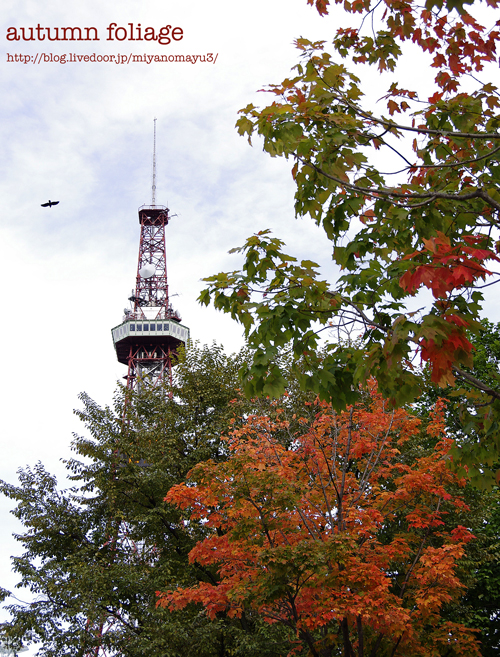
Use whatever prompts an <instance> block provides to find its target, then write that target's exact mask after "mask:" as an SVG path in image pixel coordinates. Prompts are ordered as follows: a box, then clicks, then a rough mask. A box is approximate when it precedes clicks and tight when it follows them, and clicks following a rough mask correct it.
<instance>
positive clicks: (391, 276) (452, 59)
mask: <svg viewBox="0 0 500 657" xmlns="http://www.w3.org/2000/svg"><path fill="white" fill-rule="evenodd" d="M309 4H316V7H317V9H318V10H319V11H320V13H326V12H327V11H328V5H329V2H328V1H327V0H317V1H316V2H315V3H313V2H312V0H309ZM488 4H489V5H490V6H491V7H496V6H497V2H496V0H490V1H489V2H488ZM463 5H464V3H462V2H447V3H446V8H443V3H442V2H441V1H439V2H433V1H432V0H431V1H430V2H428V3H427V5H426V6H425V7H422V6H420V5H419V4H418V3H417V2H415V1H413V0H402V1H401V2H397V3H395V2H392V1H391V0H381V1H380V2H374V1H372V0H355V1H354V2H350V1H345V2H344V3H343V7H344V9H345V11H346V12H348V13H351V14H353V16H354V17H356V16H359V19H358V20H357V21H355V22H356V24H355V25H353V26H352V27H343V28H339V29H337V31H336V33H335V34H334V35H332V36H333V42H332V44H331V46H327V45H326V43H325V42H324V41H321V42H315V43H312V42H310V41H307V40H306V39H298V40H297V47H298V49H299V51H300V55H301V59H300V63H299V64H298V65H297V66H296V67H295V70H294V72H293V75H292V76H291V77H290V78H287V79H285V80H284V81H283V82H282V83H281V84H276V85H272V86H270V87H269V91H270V93H272V94H273V95H274V97H275V99H274V101H273V102H272V103H271V104H269V105H268V106H267V107H264V108H263V109H259V108H257V107H255V106H254V105H248V106H247V107H246V108H245V109H244V110H242V111H241V114H242V116H241V118H240V119H239V120H238V122H237V126H238V130H239V132H240V134H242V135H248V137H249V139H250V140H251V139H252V138H253V137H254V136H255V135H259V136H261V137H262V138H263V143H264V150H265V151H266V152H267V153H269V154H270V155H271V156H273V157H285V158H288V159H290V160H291V161H292V175H293V178H294V181H295V184H296V194H295V210H296V214H297V215H299V216H306V215H309V216H310V217H311V218H312V219H313V220H314V221H315V222H316V223H317V224H318V225H320V226H321V227H322V228H323V229H324V231H325V234H326V236H327V238H328V239H329V240H331V242H332V245H333V259H334V261H335V263H337V265H338V266H339V267H340V270H341V271H340V275H339V278H338V280H336V281H327V280H322V279H321V276H320V273H319V268H318V265H317V264H316V263H314V262H312V261H310V260H302V261H300V262H299V261H297V260H296V259H295V258H294V257H293V256H291V255H287V254H286V253H284V251H283V242H281V241H280V240H279V239H277V238H275V237H271V236H270V235H269V232H268V231H265V230H263V231H261V232H260V233H258V234H257V235H254V236H253V237H250V238H249V239H248V240H247V241H246V243H245V245H244V246H243V247H242V248H241V249H235V250H236V251H240V252H243V253H244V257H245V260H244V264H243V267H242V269H241V270H239V271H233V272H230V273H221V274H218V275H216V276H212V277H210V278H208V279H206V280H207V281H208V284H209V285H208V288H207V289H206V290H205V291H203V292H202V294H201V297H200V300H201V302H202V303H209V302H210V301H212V302H213V303H214V305H215V306H216V307H217V308H219V309H221V310H223V311H225V312H228V313H230V314H231V315H232V316H233V317H234V318H236V319H238V320H239V321H240V322H242V323H243V325H244V327H245V330H246V333H247V336H248V340H249V345H250V347H251V348H253V349H254V351H255V356H254V361H253V364H252V365H250V366H249V367H245V368H244V372H243V374H244V377H245V380H246V387H247V390H248V392H249V393H250V394H274V395H279V394H280V393H281V391H282V390H283V388H284V385H285V377H284V373H283V371H282V370H281V369H280V367H279V365H277V364H276V363H275V362H274V358H275V355H276V353H277V351H278V350H279V349H280V348H282V347H283V345H285V344H287V343H289V344H291V349H292V352H293V354H294V357H295V358H297V359H302V358H304V357H306V359H307V362H308V365H309V372H307V371H306V372H304V374H303V375H302V384H303V385H304V387H305V388H307V389H310V390H314V391H315V392H317V393H318V394H320V396H321V397H322V398H324V399H328V400H331V401H332V403H333V404H334V405H335V406H336V407H337V408H339V409H340V408H343V407H345V405H346V404H350V403H353V401H354V400H355V398H356V396H357V394H358V393H357V391H358V385H359V384H361V385H362V386H363V385H365V384H366V382H367V381H368V379H369V378H370V377H371V376H374V377H375V378H376V380H377V382H378V385H379V390H380V391H381V392H382V393H383V394H384V395H385V396H386V397H387V398H388V399H390V400H391V401H392V403H393V404H395V405H401V404H405V403H409V402H413V401H414V400H415V399H416V398H417V397H418V396H419V395H420V394H421V392H422V389H423V386H424V385H425V381H424V379H423V377H422V375H421V371H420V369H419V367H418V364H419V360H421V361H422V362H423V363H426V364H427V365H428V367H429V371H430V376H431V379H432V382H433V383H435V384H437V385H439V386H441V387H446V386H454V385H456V384H461V383H462V382H463V381H467V383H468V384H469V385H470V386H472V387H473V388H474V390H475V391H476V392H477V398H476V406H475V408H476V416H477V417H476V420H475V426H476V430H477V431H478V435H480V436H481V444H482V446H483V447H478V448H477V449H474V450H471V451H464V452H463V453H462V462H463V464H464V465H467V466H468V469H469V474H470V475H475V476H476V477H481V478H482V479H483V480H484V479H485V478H486V477H487V471H488V469H490V468H491V465H492V462H494V461H495V460H496V459H497V458H498V454H499V452H500V437H499V436H500V434H499V432H498V419H499V417H500V387H499V385H498V384H499V379H498V376H497V375H495V376H494V377H492V378H490V379H488V380H482V379H481V378H479V377H478V376H477V372H476V368H475V365H474V353H473V346H472V342H471V340H470V336H471V334H474V333H477V332H478V331H479V330H480V327H481V321H480V313H481V311H482V306H483V295H482V291H481V288H482V287H484V286H485V285H490V284H493V283H495V282H496V281H497V280H498V279H497V275H496V274H495V272H494V269H495V266H496V265H497V263H498V261H499V258H498V255H497V251H498V245H499V241H498V239H499V234H498V228H499V210H500V192H499V191H498V186H499V183H500V166H499V164H498V159H499V153H500V133H499V127H500V115H499V113H498V107H499V106H500V99H499V95H498V90H497V88H496V86H495V85H494V84H492V83H491V82H489V81H488V80H487V79H486V81H481V80H480V78H483V77H485V76H486V75H487V72H488V68H487V67H488V65H489V64H491V63H494V62H495V61H496V57H497V55H496V48H497V44H498V40H499V38H500V33H499V30H498V29H497V26H498V23H497V24H496V25H495V26H486V27H483V26H482V25H481V24H480V22H479V21H478V20H477V19H475V18H474V17H473V16H472V14H471V13H469V11H472V10H473V9H474V7H472V8H468V9H467V11H465V8H464V6H463ZM475 5H477V3H475ZM409 42H411V43H413V44H414V45H416V46H417V47H419V48H420V49H421V50H422V51H423V53H427V54H428V55H429V56H430V58H431V61H430V66H428V69H427V70H428V72H429V76H428V78H429V79H428V80H427V82H428V84H429V86H430V87H431V92H430V93H428V94H426V95H425V96H423V95H422V94H421V93H419V91H418V90H416V89H411V88H409V89H407V88H403V87H402V86H401V85H400V81H399V80H398V79H397V71H396V66H397V64H398V62H400V61H401V60H404V58H405V45H406V43H409ZM409 56H410V57H411V58H412V61H414V54H413V53H412V54H411V55H409ZM423 61H424V62H425V59H424V60H423ZM362 66H365V67H366V66H371V67H376V69H377V71H378V72H380V73H382V72H384V73H385V74H386V76H387V77H388V78H389V80H388V88H387V91H386V93H385V94H384V95H383V100H385V103H386V108H387V109H386V112H385V113H383V111H382V112H380V111H374V110H373V109H372V106H371V105H370V103H369V102H367V101H365V100H364V94H363V89H362V85H361V84H360V79H359V77H358V76H357V75H356V74H355V71H356V69H357V68H359V67H362ZM421 68H422V69H423V70H426V69H425V63H424V64H423V66H422V67H421ZM421 72H422V71H421ZM374 73H375V71H374ZM465 82H466V83H467V88H466V86H465ZM381 93H382V92H381ZM377 107H379V106H378V105H377ZM381 161H382V162H384V164H383V165H382V166H381V165H380V164H379V163H380V162H381ZM422 291H423V292H425V294H424V295H423V296H422V295H421V296H419V297H418V299H415V301H414V302H413V307H419V306H420V309H419V310H412V311H411V312H410V311H409V310H408V307H409V306H408V304H409V301H410V300H411V297H416V295H418V294H419V293H420V292H422ZM417 303H418V305H417ZM318 327H319V329H318ZM328 327H332V328H333V329H335V330H336V331H339V330H341V329H354V330H355V331H357V333H358V335H359V336H360V340H359V341H357V342H356V343H353V344H352V345H350V346H346V345H345V344H339V343H338V341H335V342H334V341H331V342H330V344H329V345H328V350H327V353H326V355H325V354H321V355H320V354H319V353H318V345H319V333H320V330H322V329H325V328H328ZM490 481H491V475H490Z"/></svg>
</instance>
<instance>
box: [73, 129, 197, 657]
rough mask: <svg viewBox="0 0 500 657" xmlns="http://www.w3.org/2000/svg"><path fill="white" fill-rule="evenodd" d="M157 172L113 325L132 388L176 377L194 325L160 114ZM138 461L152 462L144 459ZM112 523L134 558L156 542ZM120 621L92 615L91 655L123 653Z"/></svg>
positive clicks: (114, 541) (113, 540) (115, 540)
mask: <svg viewBox="0 0 500 657" xmlns="http://www.w3.org/2000/svg"><path fill="white" fill-rule="evenodd" d="M152 178H153V181H152V194H151V197H152V199H151V205H143V206H141V207H140V208H139V224H140V237H139V257H138V262H137V275H136V283H135V289H134V290H133V291H132V295H131V296H130V297H129V302H130V308H126V309H125V310H124V316H123V318H122V322H121V324H119V325H118V326H115V327H114V328H113V329H112V330H111V333H112V338H113V344H114V347H115V350H116V356H117V358H118V361H119V362H120V363H123V364H124V365H126V366H127V368H128V369H127V376H126V377H125V378H126V379H127V388H129V389H130V390H136V391H140V390H141V389H142V387H143V386H145V385H148V386H156V385H158V384H159V383H160V382H161V381H162V380H164V379H165V378H166V377H169V378H170V379H171V372H172V367H173V365H175V360H176V356H177V353H178V350H179V348H180V347H181V346H183V345H185V344H186V342H187V340H188V339H189V329H188V327H187V326H185V325H183V324H182V323H181V322H182V319H181V316H180V314H179V313H178V312H177V311H176V310H174V308H173V307H172V304H171V302H170V299H169V289H168V279H167V254H166V240H165V229H166V227H167V226H168V223H169V221H170V219H171V215H170V212H169V209H168V208H167V207H166V206H164V205H157V204H156V119H155V123H154V148H153V176H152ZM124 417H125V416H124ZM117 458H118V460H119V454H118V452H117ZM137 465H138V467H145V466H146V464H144V463H143V462H142V461H138V462H137ZM111 524H112V525H113V528H112V527H110V536H109V540H108V543H107V545H111V546H112V549H113V550H116V549H118V548H120V551H121V552H123V551H124V550H125V552H127V553H129V554H130V555H131V559H134V560H137V559H146V560H147V559H148V558H149V553H148V550H150V549H155V546H148V545H146V544H145V543H144V544H141V545H136V544H135V543H134V541H133V540H132V539H131V538H130V534H129V527H128V526H127V524H126V522H125V521H124V520H123V519H121V520H118V521H117V522H116V523H114V522H112V523H111ZM117 624H118V621H117V618H116V616H113V615H112V614H104V615H102V614H97V616H96V618H93V619H88V621H87V626H86V631H87V632H88V633H89V634H90V635H93V636H94V637H95V639H96V640H97V645H94V647H92V648H91V649H90V650H88V651H86V652H85V657H117V656H118V653H117V652H116V651H115V650H110V649H108V648H107V647H106V641H105V637H106V634H112V633H113V631H114V630H115V628H116V626H117Z"/></svg>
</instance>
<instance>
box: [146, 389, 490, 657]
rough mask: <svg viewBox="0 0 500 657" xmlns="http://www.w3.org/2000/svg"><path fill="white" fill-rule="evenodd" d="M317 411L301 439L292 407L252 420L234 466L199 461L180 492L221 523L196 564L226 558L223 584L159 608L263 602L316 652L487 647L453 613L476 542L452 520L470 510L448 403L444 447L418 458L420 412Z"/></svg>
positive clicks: (199, 549) (457, 651)
mask: <svg viewBox="0 0 500 657" xmlns="http://www.w3.org/2000/svg"><path fill="white" fill-rule="evenodd" d="M316 410H317V413H316V416H315V419H314V421H313V422H312V423H310V422H309V421H307V420H304V419H302V426H301V430H300V431H297V432H296V433H295V434H291V433H290V423H289V421H288V420H287V419H286V413H281V414H277V417H278V418H279V420H276V421H271V420H270V418H268V417H258V416H252V417H249V418H248V419H247V421H246V422H245V424H244V425H243V427H242V428H240V429H237V430H235V431H233V432H232V433H231V435H230V437H229V438H228V439H227V441H228V445H229V448H230V457H229V459H228V460H227V462H225V463H219V464H216V463H213V462H208V463H202V464H199V465H198V466H196V467H195V468H194V469H193V471H192V472H191V473H190V480H191V481H190V482H189V483H188V484H181V485H178V486H175V487H174V488H172V489H171V490H170V492H169V493H168V495H167V497H166V498H165V499H166V500H167V501H168V502H170V503H173V504H176V505H177V506H179V507H180V508H182V509H186V510H187V511H188V512H189V518H190V520H189V522H191V523H197V522H202V523H204V525H205V527H207V528H210V529H212V530H213V533H212V534H211V535H210V536H209V537H208V538H206V539H205V540H203V541H200V542H199V543H198V544H197V545H196V546H195V548H194V549H193V550H192V551H191V553H190V560H191V562H198V563H200V564H203V565H205V566H212V565H213V566H216V567H217V570H218V575H219V583H218V584H216V585H213V584H209V583H200V584H197V585H196V586H193V587H192V588H185V589H177V590H173V591H167V592H159V593H158V596H159V601H158V604H159V605H162V606H164V607H168V608H169V609H170V610H175V609H180V608H183V607H185V606H186V605H188V604H190V603H196V604H201V605H203V606H204V607H205V609H206V612H207V614H208V615H209V616H210V617H211V618H214V617H215V616H216V614H217V613H220V612H224V613H227V614H228V615H229V616H232V617H239V616H241V614H242V613H243V611H244V610H245V609H248V608H253V609H255V610H257V611H258V613H259V614H260V615H261V616H262V617H263V618H264V619H265V620H266V621H267V622H269V623H276V622H281V623H285V624H286V625H288V626H292V627H295V628H296V630H297V638H298V641H300V642H301V643H302V644H304V645H307V647H308V649H309V650H310V654H311V655H321V654H327V653H326V652H323V651H326V650H329V649H331V648H332V647H334V646H338V648H339V649H341V650H342V651H343V654H344V655H346V656H350V655H353V656H361V655H363V654H364V655H367V654H372V655H382V654H384V655H385V654H398V655H410V654H411V655H415V656H417V655H439V654H444V653H446V654H453V655H463V656H465V655H468V656H472V655H479V651H478V648H477V644H476V641H475V639H474V634H473V632H472V631H471V630H468V629H466V628H464V627H463V626H460V625H457V624H453V623H444V622H443V620H442V618H441V616H440V613H441V609H442V607H443V605H445V604H446V603H448V602H449V601H450V600H453V599H455V598H457V596H459V595H460V593H461V591H462V584H461V583H460V581H459V580H458V578H457V576H456V574H455V565H456V562H457V560H459V559H460V558H461V557H462V555H463V552H464V544H465V543H466V542H467V541H469V540H471V538H473V537H472V535H471V533H470V532H469V531H468V530H467V528H466V527H463V526H462V525H456V526H454V525H453V523H452V522H451V521H450V520H448V521H447V518H448V516H449V515H450V514H453V513H454V512H455V511H457V510H466V508H467V507H466V506H465V505H464V503H463V501H462V500H461V498H460V495H459V494H457V490H459V487H460V485H462V484H463V482H461V481H458V480H457V477H456V476H455V474H453V473H452V472H451V471H450V470H449V468H448V467H447V465H446V462H447V460H448V459H449V458H450V457H449V449H450V447H451V440H449V439H448V438H447V437H446V436H445V433H444V424H443V417H442V407H440V408H438V409H437V410H436V412H435V414H434V416H433V419H432V421H431V422H430V424H429V426H428V427H427V429H426V431H427V435H428V439H429V440H431V439H434V440H435V441H436V446H435V449H434V451H433V453H432V454H430V455H424V456H421V457H420V458H415V459H413V462H411V461H410V459H409V458H408V457H405V456H404V455H403V454H404V453H405V451H404V450H405V446H406V445H407V444H408V443H409V441H412V440H413V443H412V445H413V444H414V443H415V444H416V441H415V440H414V439H415V437H416V436H417V435H418V434H419V432H420V431H421V430H422V429H421V426H420V422H419V420H418V419H416V418H415V417H413V416H411V415H409V414H408V413H407V412H406V411H404V410H402V409H399V410H389V409H387V408H386V407H385V404H384V401H383V399H382V398H381V396H380V395H379V394H378V393H377V392H376V391H374V390H372V393H371V397H370V398H369V399H367V400H366V402H365V403H362V404H359V405H358V406H356V407H352V408H350V409H349V410H347V411H346V412H344V413H340V414H337V413H335V412H334V411H333V410H332V408H331V406H330V405H328V404H326V403H320V402H316ZM299 426H300V425H299ZM278 431H279V432H281V434H280V435H283V431H285V432H286V431H288V432H289V435H290V444H288V445H284V444H282V442H280V441H279V440H278V439H277V432H278ZM412 449H413V450H414V451H415V450H416V449H417V448H416V447H413V448H412ZM410 451H411V450H409V449H408V448H406V452H407V453H409V452H410ZM452 491H453V492H452ZM319 630H321V632H319ZM450 648H452V650H453V653H447V650H448V649H450ZM441 650H442V651H443V652H441ZM370 651H373V652H370ZM387 651H389V652H387ZM392 651H394V652H392ZM328 654H330V653H328ZM332 654H333V653H332ZM335 654H338V653H337V652H336V653H335Z"/></svg>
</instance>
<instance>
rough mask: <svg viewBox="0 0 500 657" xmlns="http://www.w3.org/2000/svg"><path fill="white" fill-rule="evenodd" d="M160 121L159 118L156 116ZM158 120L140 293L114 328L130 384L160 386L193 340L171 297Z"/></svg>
mask: <svg viewBox="0 0 500 657" xmlns="http://www.w3.org/2000/svg"><path fill="white" fill-rule="evenodd" d="M155 122H156V119H155ZM155 182H156V123H155V148H154V151H153V187H152V189H153V193H152V203H151V205H143V206H142V207H140V208H139V223H140V225H141V236H140V240H139V260H138V263H137V277H136V285H135V292H132V296H131V297H130V298H129V301H130V302H131V305H132V308H131V310H125V317H124V318H123V321H122V323H121V324H119V325H118V326H116V327H115V328H114V329H112V335H113V342H114V345H115V349H116V355H117V357H118V360H119V362H120V363H123V364H125V365H127V366H128V373H127V387H128V388H131V389H137V388H138V387H140V386H141V385H142V383H144V382H145V381H148V382H149V383H150V384H151V385H156V383H158V382H159V381H161V380H162V379H163V378H164V377H165V376H168V375H169V374H170V372H171V368H172V361H173V359H174V358H175V356H176V354H177V350H178V349H179V347H180V346H181V345H185V344H186V341H187V340H188V339H189V329H188V328H187V326H184V325H183V324H181V316H180V315H179V313H178V312H177V311H175V310H174V309H173V308H172V305H171V303H170V301H169V296H168V281H167V254H166V247H165V228H166V226H167V225H168V222H169V220H170V215H169V210H168V208H167V207H165V206H163V205H156V201H155V192H156V184H155Z"/></svg>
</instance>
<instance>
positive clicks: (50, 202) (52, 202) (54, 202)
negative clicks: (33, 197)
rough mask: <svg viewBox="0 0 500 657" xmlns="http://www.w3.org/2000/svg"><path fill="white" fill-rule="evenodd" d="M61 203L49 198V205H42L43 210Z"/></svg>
mask: <svg viewBox="0 0 500 657" xmlns="http://www.w3.org/2000/svg"><path fill="white" fill-rule="evenodd" d="M58 203H59V201H51V200H50V198H49V202H48V203H42V208H51V207H52V206H53V205H57V204H58Z"/></svg>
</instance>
